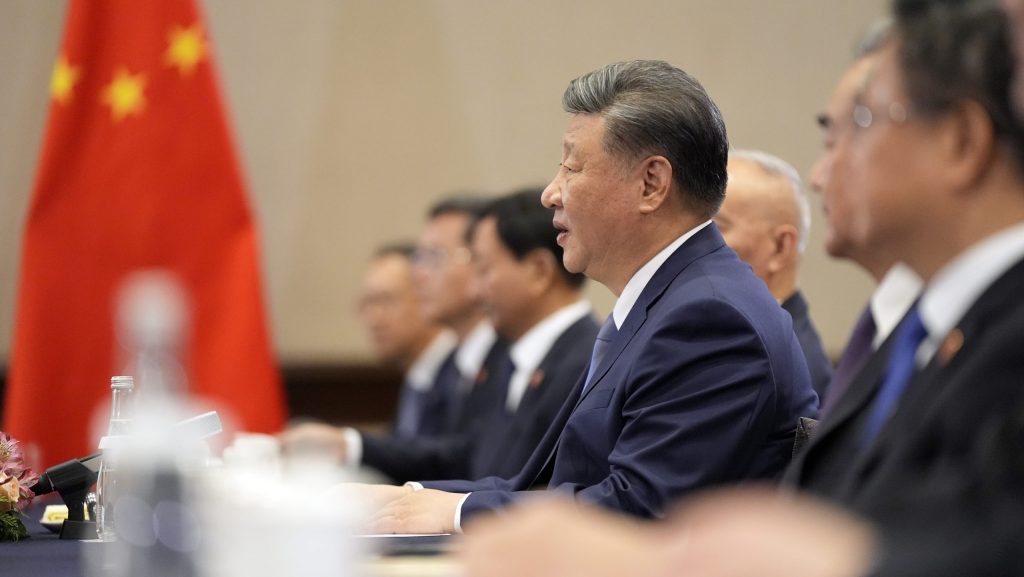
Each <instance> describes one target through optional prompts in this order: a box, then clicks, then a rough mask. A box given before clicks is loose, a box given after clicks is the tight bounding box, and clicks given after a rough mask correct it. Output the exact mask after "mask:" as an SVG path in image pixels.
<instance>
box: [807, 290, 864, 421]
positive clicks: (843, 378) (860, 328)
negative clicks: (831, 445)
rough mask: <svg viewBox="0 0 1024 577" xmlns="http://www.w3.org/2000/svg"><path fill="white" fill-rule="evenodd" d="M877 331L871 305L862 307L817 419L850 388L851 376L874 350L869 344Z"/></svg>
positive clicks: (825, 413) (830, 409)
mask: <svg viewBox="0 0 1024 577" xmlns="http://www.w3.org/2000/svg"><path fill="white" fill-rule="evenodd" d="M877 331H878V329H877V328H876V327H875V318H874V316H873V315H872V314H871V306H870V305H869V306H867V307H864V311H863V312H862V313H861V314H860V318H858V319H857V324H855V325H854V326H853V332H851V333H850V339H849V340H848V341H847V342H846V348H844V349H843V354H842V355H840V357H839V362H838V363H836V368H835V371H833V373H832V384H831V385H829V387H828V392H827V393H826V394H825V398H824V399H823V403H822V406H821V411H819V413H818V418H819V419H824V418H825V416H826V415H828V414H829V413H831V412H832V410H833V409H835V407H836V403H838V402H839V397H841V396H843V393H845V392H846V389H848V388H850V383H852V382H853V378H854V377H855V376H857V373H859V372H860V369H861V367H863V366H864V362H865V361H867V360H868V357H869V356H871V353H872V352H873V351H874V348H873V347H872V346H871V345H872V343H873V342H874V340H875V334H876V333H877Z"/></svg>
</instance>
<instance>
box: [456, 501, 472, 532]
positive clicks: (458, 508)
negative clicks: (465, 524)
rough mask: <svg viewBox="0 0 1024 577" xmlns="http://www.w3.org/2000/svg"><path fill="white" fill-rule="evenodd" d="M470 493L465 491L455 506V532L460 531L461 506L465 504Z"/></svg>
mask: <svg viewBox="0 0 1024 577" xmlns="http://www.w3.org/2000/svg"><path fill="white" fill-rule="evenodd" d="M472 494H473V493H466V494H465V495H463V496H462V500H461V501H459V506H458V507H455V524H454V525H453V527H455V532H456V533H460V534H461V533H462V506H463V505H465V504H466V499H469V496H470V495H472Z"/></svg>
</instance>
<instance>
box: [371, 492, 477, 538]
mask: <svg viewBox="0 0 1024 577" xmlns="http://www.w3.org/2000/svg"><path fill="white" fill-rule="evenodd" d="M401 488H403V489H406V490H407V491H409V492H407V493H406V494H404V495H402V496H400V497H399V498H398V499H395V500H392V501H391V502H390V503H388V504H386V505H384V506H383V507H381V508H379V510H378V511H377V513H376V514H374V515H371V518H370V523H369V532H370V533H454V532H455V509H456V508H457V507H458V506H459V502H460V501H462V498H463V496H465V494H464V493H446V492H444V491H435V490H433V489H423V490H422V491H412V488H411V487H401Z"/></svg>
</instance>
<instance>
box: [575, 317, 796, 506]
mask: <svg viewBox="0 0 1024 577" xmlns="http://www.w3.org/2000/svg"><path fill="white" fill-rule="evenodd" d="M666 317H667V320H665V321H660V322H657V324H656V326H657V327H658V328H657V329H656V330H655V331H654V332H653V334H652V335H651V337H650V340H649V342H648V343H647V345H646V346H645V347H644V348H643V351H642V353H641V355H640V356H639V357H638V358H637V359H636V361H635V362H634V364H633V366H632V368H631V371H630V374H629V377H628V379H627V380H626V383H625V389H626V390H625V391H624V400H623V404H622V409H621V423H620V427H619V429H618V438H617V439H616V440H615V444H614V449H613V451H612V452H611V454H610V455H609V457H608V463H609V473H608V475H607V476H606V477H605V479H604V480H603V481H601V482H600V483H598V484H596V485H591V486H582V485H578V484H572V483H565V484H562V485H560V486H558V487H556V488H555V490H557V491H559V492H561V493H565V494H571V495H574V496H575V497H576V498H578V499H581V500H585V501H589V502H592V503H596V504H600V505H603V506H606V507H609V508H611V509H614V510H618V511H625V512H628V513H632V514H634V515H637V516H640V517H648V518H650V517H660V516H661V515H662V513H663V511H664V509H665V507H666V506H667V505H668V504H669V503H670V502H671V501H672V500H674V499H676V498H679V497H680V496H682V495H684V494H686V493H687V492H689V491H692V490H693V489H696V488H700V487H707V486H712V485H715V484H719V483H722V482H725V481H728V480H736V479H739V478H742V477H744V476H745V474H744V473H743V471H746V470H750V469H751V467H752V466H753V465H754V461H755V459H756V458H757V457H758V454H759V453H760V452H761V451H763V450H764V449H765V445H766V440H767V439H769V437H770V436H771V433H772V429H773V422H774V420H775V418H774V417H775V403H776V394H775V384H774V382H773V378H774V377H775V375H773V373H772V366H771V363H770V362H769V359H768V352H767V349H766V347H765V345H764V343H762V342H761V339H760V337H759V335H758V333H757V331H755V330H754V328H753V327H752V326H751V324H750V322H749V321H748V320H747V319H746V318H744V317H743V316H742V315H741V314H740V313H739V312H738V311H737V310H736V309H735V308H733V307H731V306H730V305H728V304H727V303H725V302H722V301H717V300H706V301H700V302H697V303H693V304H691V305H689V306H685V307H678V308H676V309H675V310H672V311H669V312H668V313H667V314H666ZM790 442H791V441H790ZM780 470H781V468H780Z"/></svg>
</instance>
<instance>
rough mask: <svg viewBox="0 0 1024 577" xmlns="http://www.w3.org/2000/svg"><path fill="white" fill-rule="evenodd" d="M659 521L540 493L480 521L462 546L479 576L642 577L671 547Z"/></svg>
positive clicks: (469, 569) (468, 568) (467, 564)
mask: <svg viewBox="0 0 1024 577" xmlns="http://www.w3.org/2000/svg"><path fill="white" fill-rule="evenodd" d="M654 527H656V525H651V524H640V523H638V522H636V521H633V520H630V519H626V518H625V517H621V516H617V515H613V514H611V513H606V512H604V511H600V510H598V509H595V508H592V507H589V506H583V505H577V504H575V503H573V502H571V501H565V500H562V499H554V498H540V499H537V500H535V501H531V502H529V503H526V504H525V505H523V506H520V507H518V508H515V509H512V510H510V511H509V512H508V513H507V514H503V515H499V516H492V517H489V518H486V519H481V520H479V521H475V522H474V523H473V525H472V526H470V527H468V528H467V529H466V538H465V540H464V542H463V546H462V547H461V548H460V553H459V556H460V558H461V559H460V560H461V561H462V563H463V565H464V567H463V573H464V574H465V575H472V576H473V577H523V576H524V575H529V576H531V577H577V576H578V577H640V576H647V575H652V574H653V573H654V571H655V568H656V567H658V566H659V565H662V564H663V563H664V562H665V561H664V552H665V551H667V547H666V546H665V544H664V538H663V537H662V536H661V534H660V531H657V530H656V529H655V528H654Z"/></svg>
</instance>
